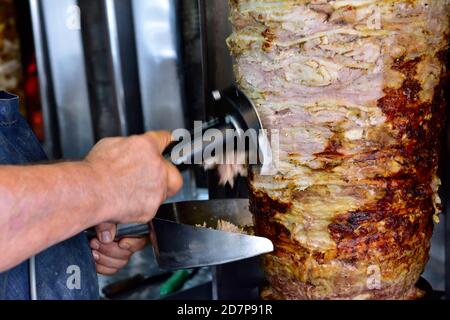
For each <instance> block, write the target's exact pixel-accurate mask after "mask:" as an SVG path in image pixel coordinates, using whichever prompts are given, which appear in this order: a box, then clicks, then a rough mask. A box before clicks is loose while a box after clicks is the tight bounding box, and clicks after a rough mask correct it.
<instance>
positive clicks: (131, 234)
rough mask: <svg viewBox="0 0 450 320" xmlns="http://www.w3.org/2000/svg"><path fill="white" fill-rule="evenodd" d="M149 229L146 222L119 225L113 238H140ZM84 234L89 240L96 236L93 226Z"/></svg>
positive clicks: (147, 232)
mask: <svg viewBox="0 0 450 320" xmlns="http://www.w3.org/2000/svg"><path fill="white" fill-rule="evenodd" d="M149 233H150V229H149V227H148V224H133V225H125V226H123V227H119V228H118V229H117V232H116V237H115V238H114V240H120V239H123V238H142V237H145V236H148V235H149ZM86 236H87V237H88V239H89V240H91V239H94V238H96V237H97V233H96V231H95V229H94V228H91V229H88V230H86Z"/></svg>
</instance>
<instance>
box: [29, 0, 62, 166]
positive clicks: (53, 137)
mask: <svg viewBox="0 0 450 320" xmlns="http://www.w3.org/2000/svg"><path fill="white" fill-rule="evenodd" d="M30 15H31V22H32V27H33V39H34V44H35V51H36V62H37V68H38V73H39V91H40V96H41V106H42V114H43V119H44V133H45V140H44V143H43V148H44V150H45V152H46V154H47V156H48V157H49V158H51V159H55V158H59V157H60V156H61V150H60V148H59V139H58V137H59V134H58V128H57V123H56V121H55V119H56V114H55V103H54V99H53V86H52V83H51V79H50V75H49V71H50V70H49V62H48V56H47V45H46V37H45V29H44V28H43V26H42V23H41V22H42V14H41V7H40V5H39V0H30Z"/></svg>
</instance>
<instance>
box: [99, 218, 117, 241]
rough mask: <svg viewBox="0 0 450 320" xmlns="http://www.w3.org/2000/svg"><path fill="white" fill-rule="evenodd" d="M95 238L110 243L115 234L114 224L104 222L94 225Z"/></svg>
mask: <svg viewBox="0 0 450 320" xmlns="http://www.w3.org/2000/svg"><path fill="white" fill-rule="evenodd" d="M95 230H96V231H97V238H98V239H99V240H100V242H102V243H104V244H108V243H112V242H113V241H114V237H115V236H116V224H115V223H109V222H104V223H101V224H99V225H98V226H96V227H95Z"/></svg>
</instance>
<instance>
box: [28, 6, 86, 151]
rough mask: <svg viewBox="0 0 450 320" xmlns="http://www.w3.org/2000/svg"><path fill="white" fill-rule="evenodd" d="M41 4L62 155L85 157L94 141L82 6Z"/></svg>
mask: <svg viewBox="0 0 450 320" xmlns="http://www.w3.org/2000/svg"><path fill="white" fill-rule="evenodd" d="M39 5H40V8H41V10H42V11H41V22H42V24H43V26H42V27H43V28H44V30H45V36H46V37H45V39H42V38H41V41H45V42H46V43H43V44H42V45H43V46H46V47H47V54H48V61H49V66H48V67H49V69H50V70H47V73H48V74H47V77H48V78H51V82H52V85H53V94H54V100H55V108H56V113H57V120H58V128H59V135H60V143H61V150H62V156H63V157H65V158H70V159H78V158H82V157H84V156H85V155H86V153H87V152H88V150H89V149H90V147H91V146H92V144H93V142H94V141H93V130H92V122H91V113H90V109H89V98H88V89H87V80H86V70H85V62H84V54H83V46H82V39H81V29H80V12H79V8H78V6H77V1H76V0H41V1H39ZM34 6H36V4H34ZM77 8H78V9H77ZM37 45H39V44H37ZM40 71H41V70H40ZM40 78H41V77H40Z"/></svg>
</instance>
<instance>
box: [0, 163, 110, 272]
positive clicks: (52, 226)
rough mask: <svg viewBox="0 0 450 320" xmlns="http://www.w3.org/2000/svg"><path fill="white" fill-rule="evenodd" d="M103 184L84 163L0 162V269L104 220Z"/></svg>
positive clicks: (11, 265) (104, 200) (7, 267)
mask: <svg viewBox="0 0 450 320" xmlns="http://www.w3.org/2000/svg"><path fill="white" fill-rule="evenodd" d="M104 185H105V184H104V183H102V181H101V177H99V176H98V175H96V174H95V172H94V171H93V170H92V169H91V168H90V167H89V165H87V164H86V163H83V162H73V163H59V164H52V165H35V166H0V199H1V200H0V252H1V253H2V258H1V259H0V272H1V271H5V270H7V269H9V268H12V267H14V266H15V265H17V264H19V263H20V262H22V261H24V260H26V259H27V258H29V257H30V256H32V255H34V254H36V253H38V252H40V251H42V250H44V249H46V248H48V247H50V246H52V245H54V244H56V243H58V242H60V241H63V240H65V239H68V238H70V237H72V236H74V235H76V234H78V233H79V232H81V231H82V230H84V229H86V228H89V227H91V226H94V225H96V224H98V223H100V222H103V221H105V219H106V215H107V214H108V213H107V211H109V210H114V204H113V203H111V199H105V197H107V194H108V193H107V192H106V190H101V188H102V186H104ZM106 185H107V184H106Z"/></svg>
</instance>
